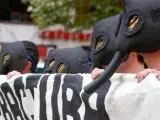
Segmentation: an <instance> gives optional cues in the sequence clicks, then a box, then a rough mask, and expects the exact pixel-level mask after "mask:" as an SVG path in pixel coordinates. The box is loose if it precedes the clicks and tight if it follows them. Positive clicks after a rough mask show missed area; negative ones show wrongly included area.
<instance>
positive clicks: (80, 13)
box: [28, 0, 122, 29]
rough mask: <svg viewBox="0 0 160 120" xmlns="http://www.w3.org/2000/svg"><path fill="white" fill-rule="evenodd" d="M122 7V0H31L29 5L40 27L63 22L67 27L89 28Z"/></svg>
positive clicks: (117, 11) (29, 9) (116, 12)
mask: <svg viewBox="0 0 160 120" xmlns="http://www.w3.org/2000/svg"><path fill="white" fill-rule="evenodd" d="M121 9H122V0H104V1H103V0H30V6H29V7H28V11H30V12H31V13H32V18H33V20H34V22H35V23H36V24H37V25H38V26H39V27H40V28H45V27H48V26H50V25H54V24H63V25H64V26H65V28H66V29H72V28H79V29H89V28H91V27H92V26H93V24H94V23H95V22H96V21H98V20H100V19H103V18H106V17H109V16H113V15H115V14H118V13H119V12H120V11H121Z"/></svg>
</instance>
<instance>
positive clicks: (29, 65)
mask: <svg viewBox="0 0 160 120" xmlns="http://www.w3.org/2000/svg"><path fill="white" fill-rule="evenodd" d="M31 67H32V63H31V62H30V61H28V62H27V65H26V67H25V69H26V70H30V71H31Z"/></svg>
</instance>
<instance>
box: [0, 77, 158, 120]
mask: <svg viewBox="0 0 160 120" xmlns="http://www.w3.org/2000/svg"><path fill="white" fill-rule="evenodd" d="M0 77H1V80H0V120H159V118H160V114H159V111H160V81H159V80H157V79H156V77H155V75H153V74H151V75H149V76H148V77H147V78H146V79H145V80H144V81H143V82H141V83H140V84H138V83H137V81H136V79H135V75H129V74H114V76H113V77H112V78H111V79H110V80H108V81H107V82H106V83H105V84H104V85H103V86H102V87H101V88H100V89H99V90H97V91H96V92H95V93H94V94H92V95H88V94H86V93H84V91H83V87H84V86H86V85H87V84H89V83H90V82H91V81H92V79H91V76H90V74H78V75H65V74H53V75H47V74H46V75H40V74H39V75H23V76H15V77H13V78H12V79H10V80H7V78H6V76H0Z"/></svg>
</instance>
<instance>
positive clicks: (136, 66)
mask: <svg viewBox="0 0 160 120" xmlns="http://www.w3.org/2000/svg"><path fill="white" fill-rule="evenodd" d="M142 70H144V65H143V64H142V63H140V62H139V61H138V60H137V59H135V60H133V59H132V60H131V61H128V63H127V65H126V67H125V69H124V72H125V73H133V74H136V73H138V72H140V71H142Z"/></svg>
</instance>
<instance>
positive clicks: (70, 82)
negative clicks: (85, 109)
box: [62, 75, 83, 120]
mask: <svg viewBox="0 0 160 120" xmlns="http://www.w3.org/2000/svg"><path fill="white" fill-rule="evenodd" d="M82 83H83V77H82V76H80V75H66V76H65V77H64V83H63V85H62V100H63V120H67V115H70V116H72V117H73V120H80V115H79V113H78V109H79V108H80V106H81V104H82V100H81V98H80V96H79V94H80V92H81V90H82ZM68 88H70V89H72V90H73V96H72V99H71V101H68V100H67V95H66V92H67V89H68Z"/></svg>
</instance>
